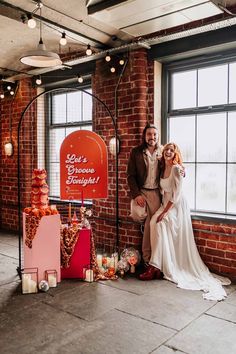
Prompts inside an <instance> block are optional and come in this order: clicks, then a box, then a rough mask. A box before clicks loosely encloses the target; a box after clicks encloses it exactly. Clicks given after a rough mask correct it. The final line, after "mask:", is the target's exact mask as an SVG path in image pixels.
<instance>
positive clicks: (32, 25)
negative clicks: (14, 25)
mask: <svg viewBox="0 0 236 354" xmlns="http://www.w3.org/2000/svg"><path fill="white" fill-rule="evenodd" d="M27 24H28V27H29V28H31V29H33V28H35V27H36V21H35V19H34V18H32V17H31V18H29V20H28V23H27Z"/></svg>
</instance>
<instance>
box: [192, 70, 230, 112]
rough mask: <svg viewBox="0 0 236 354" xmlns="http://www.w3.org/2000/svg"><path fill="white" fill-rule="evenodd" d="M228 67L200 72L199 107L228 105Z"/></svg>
mask: <svg viewBox="0 0 236 354" xmlns="http://www.w3.org/2000/svg"><path fill="white" fill-rule="evenodd" d="M227 72H228V66H227V65H218V66H213V67H209V68H204V69H199V70H198V106H210V105H215V104H223V103H227V87H228V86H227V81H228V80H227V78H228V77H227Z"/></svg>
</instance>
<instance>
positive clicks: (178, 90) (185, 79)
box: [171, 70, 197, 109]
mask: <svg viewBox="0 0 236 354" xmlns="http://www.w3.org/2000/svg"><path fill="white" fill-rule="evenodd" d="M196 73H197V71H196V70H191V71H185V72H180V73H174V74H173V75H172V95H171V97H172V103H171V109H181V108H189V107H196V97H197V95H196V77H197V75H196Z"/></svg>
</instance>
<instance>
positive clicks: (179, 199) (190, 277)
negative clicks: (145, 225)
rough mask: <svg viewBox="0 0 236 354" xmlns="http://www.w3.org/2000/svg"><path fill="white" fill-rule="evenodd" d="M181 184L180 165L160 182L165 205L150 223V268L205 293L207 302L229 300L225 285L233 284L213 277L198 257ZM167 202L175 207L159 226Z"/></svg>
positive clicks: (181, 284)
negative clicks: (158, 218) (155, 268)
mask: <svg viewBox="0 0 236 354" xmlns="http://www.w3.org/2000/svg"><path fill="white" fill-rule="evenodd" d="M182 180H183V177H182V176H181V174H180V167H179V166H178V165H173V167H172V169H171V173H170V176H169V177H168V178H161V180H160V187H161V193H162V196H163V199H162V203H163V205H162V206H161V207H160V208H159V209H158V210H157V212H156V213H155V214H154V215H153V217H152V219H151V222H150V227H151V230H150V232H151V234H150V237H151V249H152V255H151V260H150V264H151V265H153V266H154V267H157V268H159V269H160V270H161V271H162V272H163V274H164V278H165V279H167V280H170V281H172V282H174V283H176V284H177V286H178V287H179V288H182V289H190V290H203V291H204V294H203V298H204V299H207V300H216V301H220V300H223V299H224V298H225V297H226V296H227V295H226V292H225V290H224V288H223V287H222V285H229V284H230V280H229V279H227V278H223V277H220V276H217V275H215V274H214V275H213V274H211V273H210V271H209V269H208V268H207V267H206V265H205V264H204V263H203V261H202V259H201V257H200V255H199V253H198V250H197V246H196V244H195V240H194V235H193V229H192V223H191V217H190V210H189V207H188V204H187V200H186V198H185V197H184V195H183V193H182ZM168 201H172V202H173V203H174V204H173V206H172V207H171V208H170V209H169V211H168V213H167V214H166V216H165V217H164V218H163V219H162V220H161V221H160V222H158V223H157V222H156V220H157V217H158V215H159V214H160V213H161V212H162V211H163V210H164V207H165V206H166V205H167V203H168Z"/></svg>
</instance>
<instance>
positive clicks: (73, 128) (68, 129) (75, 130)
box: [66, 127, 81, 136]
mask: <svg viewBox="0 0 236 354" xmlns="http://www.w3.org/2000/svg"><path fill="white" fill-rule="evenodd" d="M80 129H81V128H80V127H71V128H66V136H68V135H69V134H71V133H73V132H77V130H80Z"/></svg>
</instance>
